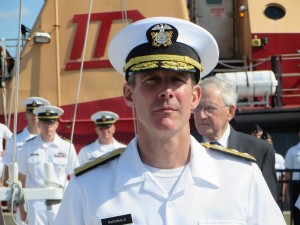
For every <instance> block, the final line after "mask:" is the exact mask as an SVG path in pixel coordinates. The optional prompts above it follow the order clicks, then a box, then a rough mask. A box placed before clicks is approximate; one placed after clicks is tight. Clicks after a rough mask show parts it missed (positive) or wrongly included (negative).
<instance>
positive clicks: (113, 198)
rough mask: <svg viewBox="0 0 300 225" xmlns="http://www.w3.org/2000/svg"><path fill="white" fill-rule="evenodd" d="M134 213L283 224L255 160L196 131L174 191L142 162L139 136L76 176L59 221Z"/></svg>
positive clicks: (151, 224) (143, 220)
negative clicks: (206, 142) (211, 146)
mask: <svg viewBox="0 0 300 225" xmlns="http://www.w3.org/2000/svg"><path fill="white" fill-rule="evenodd" d="M262 212H263V213H262ZM114 217H116V218H114ZM130 218H131V219H132V221H133V223H132V224H135V225H183V224H184V225H196V224H197V225H200V224H201V225H208V224H210V225H212V224H213V225H216V224H222V225H225V224H228V225H229V224H230V225H244V224H247V225H258V224H259V225H260V224H261V225H265V224H272V225H283V224H285V221H284V218H283V216H282V213H281V211H280V209H279V207H278V205H277V203H276V202H275V201H274V199H273V197H272V195H271V193H270V191H269V189H268V187H267V184H266V182H265V180H264V178H263V176H262V174H261V171H260V170H259V168H258V167H257V165H256V164H255V163H251V162H249V161H246V160H242V159H239V158H235V157H232V156H227V155H224V154H223V153H219V152H214V151H211V150H208V149H206V148H204V147H203V146H202V145H200V144H199V143H198V142H197V141H196V140H195V139H194V138H193V137H191V159H190V162H189V163H188V164H187V166H186V168H185V169H184V171H183V173H182V175H181V177H180V178H179V180H178V182H177V183H176V185H175V187H174V188H173V190H172V192H171V194H169V193H168V192H166V191H165V190H164V189H163V188H162V187H161V186H160V184H159V182H157V180H156V179H155V177H154V176H153V175H152V174H151V173H150V172H149V170H148V169H147V168H146V167H145V166H144V165H143V163H142V161H141V158H140V156H139V153H138V150H137V138H135V139H133V140H132V141H131V142H130V144H129V145H128V147H127V149H126V150H125V152H124V153H123V154H122V155H121V156H120V157H119V158H118V159H115V160H113V161H111V162H109V163H107V164H105V165H102V166H98V167H96V168H94V169H92V170H91V171H88V172H86V173H84V174H82V175H80V176H78V177H75V176H73V178H72V179H71V182H70V184H69V186H68V188H67V190H66V192H65V194H64V198H63V201H62V204H61V208H60V211H59V212H58V215H57V217H56V221H55V224H56V225H64V224H72V225H96V224H97V225H98V224H102V225H106V224H129V223H128V222H127V221H130Z"/></svg>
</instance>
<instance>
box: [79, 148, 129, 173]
mask: <svg viewBox="0 0 300 225" xmlns="http://www.w3.org/2000/svg"><path fill="white" fill-rule="evenodd" d="M125 149H126V148H117V149H115V150H113V151H111V152H108V153H106V154H104V155H102V156H100V157H98V158H96V159H94V160H93V161H90V162H87V163H85V164H83V165H82V166H79V167H77V168H75V169H74V173H75V176H79V175H81V174H84V173H86V172H87V171H89V170H91V169H93V168H95V167H97V166H100V165H104V164H106V163H108V162H110V161H112V160H113V159H115V158H118V157H119V156H120V155H121V154H122V153H123V152H124V151H125Z"/></svg>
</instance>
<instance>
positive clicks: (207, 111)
mask: <svg viewBox="0 0 300 225" xmlns="http://www.w3.org/2000/svg"><path fill="white" fill-rule="evenodd" d="M227 106H228V105H223V106H219V107H215V106H212V105H198V106H197V108H196V109H194V112H196V113H198V112H201V110H203V112H204V113H205V115H207V116H212V115H214V114H215V113H216V112H217V111H218V110H220V109H222V108H225V107H227Z"/></svg>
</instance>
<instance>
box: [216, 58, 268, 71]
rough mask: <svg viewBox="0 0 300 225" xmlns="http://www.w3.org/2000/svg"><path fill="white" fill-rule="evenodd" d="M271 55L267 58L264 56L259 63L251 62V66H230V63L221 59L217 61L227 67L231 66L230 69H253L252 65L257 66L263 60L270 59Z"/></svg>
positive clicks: (263, 61)
mask: <svg viewBox="0 0 300 225" xmlns="http://www.w3.org/2000/svg"><path fill="white" fill-rule="evenodd" d="M270 59H271V57H268V58H265V59H264V60H262V61H261V62H259V63H256V64H253V65H252V66H232V65H229V64H226V63H223V62H221V61H219V62H218V63H219V64H220V65H222V66H225V67H227V68H231V69H241V70H244V69H253V68H254V67H256V66H259V65H261V64H263V63H265V62H267V61H268V60H270Z"/></svg>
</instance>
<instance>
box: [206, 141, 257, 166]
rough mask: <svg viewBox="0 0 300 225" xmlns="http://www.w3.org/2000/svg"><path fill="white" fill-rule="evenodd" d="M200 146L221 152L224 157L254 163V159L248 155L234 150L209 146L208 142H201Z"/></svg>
mask: <svg viewBox="0 0 300 225" xmlns="http://www.w3.org/2000/svg"><path fill="white" fill-rule="evenodd" d="M201 145H202V146H204V147H205V148H208V149H209V150H213V151H217V152H222V153H224V154H226V155H230V156H234V157H238V158H241V159H244V160H247V161H251V162H256V159H255V158H254V157H253V156H251V155H249V154H248V153H243V152H239V151H237V150H235V149H229V148H225V147H223V146H220V145H214V144H210V143H208V142H203V143H201Z"/></svg>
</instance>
